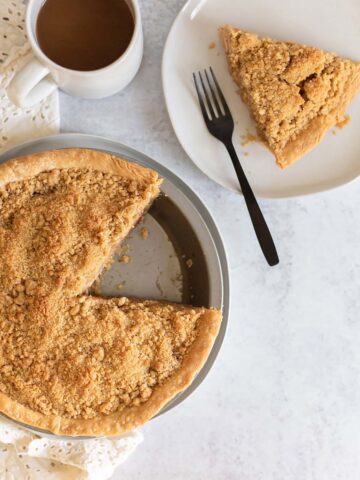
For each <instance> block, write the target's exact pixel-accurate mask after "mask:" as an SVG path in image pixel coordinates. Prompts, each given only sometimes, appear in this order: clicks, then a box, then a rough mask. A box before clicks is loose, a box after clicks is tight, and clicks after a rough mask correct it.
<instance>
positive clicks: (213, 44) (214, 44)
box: [208, 42, 216, 50]
mask: <svg viewBox="0 0 360 480" xmlns="http://www.w3.org/2000/svg"><path fill="white" fill-rule="evenodd" d="M215 47H216V43H215V42H211V43H209V46H208V48H209V50H213V49H214V48H215Z"/></svg>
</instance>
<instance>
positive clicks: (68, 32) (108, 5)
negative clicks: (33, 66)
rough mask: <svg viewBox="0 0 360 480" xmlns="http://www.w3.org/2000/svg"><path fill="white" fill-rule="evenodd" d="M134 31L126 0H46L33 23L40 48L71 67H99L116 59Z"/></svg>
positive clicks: (60, 62) (123, 50) (57, 60)
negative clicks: (35, 21)
mask: <svg viewBox="0 0 360 480" xmlns="http://www.w3.org/2000/svg"><path fill="white" fill-rule="evenodd" d="M133 33H134V18H133V15H132V12H131V10H130V8H129V6H128V4H127V3H126V2H125V0H46V1H45V3H44V5H43V6H42V7H41V9H40V12H39V15H38V18H37V24H36V35H37V40H38V43H39V46H40V48H41V50H42V51H43V52H44V53H45V55H46V56H47V57H49V58H50V59H51V60H52V61H53V62H55V63H57V64H58V65H61V66H63V67H66V68H70V69H72V70H82V71H90V70H98V69H99V68H103V67H106V66H107V65H110V64H111V63H113V62H114V61H115V60H117V59H118V58H119V57H120V56H121V55H122V54H123V53H124V52H125V50H126V48H127V47H128V45H129V43H130V41H131V38H132V35H133Z"/></svg>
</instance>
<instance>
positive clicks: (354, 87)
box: [220, 26, 360, 167]
mask: <svg viewBox="0 0 360 480" xmlns="http://www.w3.org/2000/svg"><path fill="white" fill-rule="evenodd" d="M220 37H221V39H222V42H223V45H224V48H225V51H226V54H227V58H228V64H229V70H230V73H231V75H232V77H233V79H234V81H235V82H236V84H237V85H238V87H239V89H240V94H241V96H242V99H243V100H244V102H245V103H246V104H247V105H248V107H249V109H250V112H251V114H252V116H253V118H254V120H255V122H256V125H257V129H258V132H259V134H260V136H261V138H262V139H263V140H264V141H265V143H266V144H267V146H268V147H269V148H270V149H271V150H272V152H273V153H274V154H275V156H276V159H277V162H278V164H279V165H280V166H281V167H286V166H287V165H289V164H290V163H292V162H293V161H295V160H296V159H297V158H299V157H300V156H302V155H303V154H304V153H306V152H307V151H308V150H310V149H311V148H313V147H314V146H315V145H316V144H317V143H318V142H319V141H320V140H321V137H322V136H323V134H324V133H325V132H326V130H327V129H328V128H330V127H331V126H333V125H335V124H336V123H338V122H339V121H341V120H342V119H343V118H344V114H345V110H346V108H347V106H348V104H349V103H350V101H351V100H352V98H353V97H354V96H355V94H356V92H357V91H358V90H359V89H360V64H359V63H355V62H353V61H351V60H347V59H343V58H340V57H338V56H336V55H335V54H333V53H328V52H324V51H323V50H320V49H318V48H313V47H308V46H305V45H299V44H296V43H292V42H281V41H275V40H272V39H270V38H260V37H258V36H257V35H255V34H252V33H248V32H244V31H241V30H239V29H236V28H233V27H229V26H225V27H223V28H221V29H220Z"/></svg>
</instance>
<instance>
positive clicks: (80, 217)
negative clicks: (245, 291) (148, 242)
mask: <svg viewBox="0 0 360 480" xmlns="http://www.w3.org/2000/svg"><path fill="white" fill-rule="evenodd" d="M160 184H161V180H160V179H159V177H158V175H157V174H156V172H154V171H152V170H149V169H146V168H144V167H141V166H139V165H136V164H134V163H130V162H127V161H125V160H122V159H119V158H118V157H115V156H112V155H110V154H105V153H102V152H97V151H94V150H82V149H68V150H58V151H50V152H42V153H37V154H34V155H30V156H28V157H22V158H18V159H15V160H11V161H10V162H7V163H5V164H2V165H0V206H1V209H0V259H1V262H0V411H1V412H2V413H4V414H6V415H7V416H9V417H11V418H13V419H16V420H18V421H21V422H23V423H25V424H28V425H31V426H34V427H37V428H41V429H46V430H49V431H51V432H53V433H56V434H61V435H72V436H76V435H116V434H120V433H124V432H126V431H128V430H131V429H133V428H135V427H137V426H139V425H141V424H143V423H144V422H146V421H147V420H149V419H150V418H151V417H152V416H153V415H154V414H156V413H157V412H158V411H159V410H160V409H161V408H162V407H163V406H164V405H165V404H166V403H167V402H168V401H169V400H170V399H171V398H173V397H174V396H175V395H176V394H177V393H179V392H180V391H182V390H183V389H185V388H186V387H187V386H188V385H189V384H190V383H191V382H192V380H193V378H194V376H195V375H196V373H197V372H198V370H199V369H200V368H201V367H202V366H203V364H204V363H205V361H206V358H207V356H208V354H209V352H210V350H211V347H212V345H213V342H214V339H215V337H216V335H217V333H218V330H219V326H220V322H221V312H220V311H218V310H215V309H207V308H199V307H197V308H195V307H191V306H186V305H179V304H174V303H165V302H158V301H153V300H138V299H128V298H125V297H122V298H101V297H95V296H90V295H88V294H87V289H88V288H89V287H90V285H91V284H92V283H93V282H94V281H95V280H96V279H97V278H98V276H99V274H100V272H101V271H102V269H103V268H104V267H105V266H106V265H107V263H108V262H109V259H111V254H112V253H113V251H114V249H115V247H116V246H117V245H118V244H119V242H120V241H121V240H122V239H123V238H124V237H125V236H126V235H127V234H128V232H129V231H130V229H131V228H132V227H133V226H134V225H135V224H136V223H137V222H138V221H139V220H140V219H141V217H142V216H143V215H144V213H145V212H146V211H147V209H148V208H149V207H150V205H151V203H152V201H153V200H154V199H155V198H156V197H157V195H158V194H159V193H160V189H159V187H160Z"/></svg>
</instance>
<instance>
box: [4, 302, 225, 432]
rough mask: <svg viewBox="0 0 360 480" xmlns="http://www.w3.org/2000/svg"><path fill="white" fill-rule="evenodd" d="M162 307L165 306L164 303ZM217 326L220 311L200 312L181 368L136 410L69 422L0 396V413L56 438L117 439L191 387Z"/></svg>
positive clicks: (204, 359) (215, 334) (209, 348)
mask: <svg viewBox="0 0 360 480" xmlns="http://www.w3.org/2000/svg"><path fill="white" fill-rule="evenodd" d="M163 304H164V305H166V303H163ZM171 305H173V304H171ZM179 308H181V309H182V308H183V306H179ZM220 324H221V312H220V311H218V310H205V311H204V313H203V314H202V316H201V318H200V319H199V320H198V333H197V337H196V339H195V341H194V342H193V343H192V345H191V347H190V349H189V351H188V352H187V355H186V358H185V359H184V361H183V363H182V365H181V367H180V368H179V369H178V370H177V371H176V372H175V373H174V374H173V375H172V376H171V377H169V378H168V379H167V380H166V381H165V382H164V383H163V385H161V386H160V387H158V388H157V389H156V390H155V391H154V393H153V395H152V396H151V397H150V399H149V400H148V401H147V402H145V403H143V404H141V405H139V406H132V407H130V408H125V409H124V410H122V411H121V412H115V413H113V414H110V415H106V416H101V417H95V418H91V419H72V418H65V417H60V416H55V415H44V414H42V413H39V412H35V411H34V410H32V409H30V408H27V407H25V406H23V405H21V404H19V403H18V402H17V401H15V400H13V399H11V398H9V397H8V396H7V395H5V394H3V393H1V392H0V410H1V412H3V413H4V414H5V415H7V416H8V417H10V418H13V419H15V420H17V421H20V422H22V423H24V424H26V425H30V426H33V427H36V428H39V429H42V430H48V431H50V432H53V433H55V434H57V435H69V436H87V435H95V436H113V435H120V434H122V433H125V432H127V431H130V430H132V429H134V428H137V427H138V426H140V425H142V424H144V423H145V422H147V421H148V420H149V419H150V418H152V417H153V416H154V415H155V414H156V413H158V412H159V411H160V410H161V408H162V407H163V406H164V405H166V404H167V403H168V402H169V401H170V400H171V399H172V398H174V397H175V396H176V395H177V394H178V393H180V392H181V391H183V390H184V389H185V388H186V387H188V386H189V385H190V384H191V382H192V381H193V379H194V377H195V376H196V374H197V372H198V371H199V370H200V369H201V368H202V366H203V365H204V363H205V361H206V359H207V357H208V355H209V353H210V351H211V348H212V346H213V343H214V340H215V338H216V336H217V334H218V331H219V328H220Z"/></svg>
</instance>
